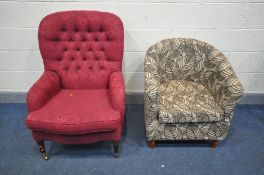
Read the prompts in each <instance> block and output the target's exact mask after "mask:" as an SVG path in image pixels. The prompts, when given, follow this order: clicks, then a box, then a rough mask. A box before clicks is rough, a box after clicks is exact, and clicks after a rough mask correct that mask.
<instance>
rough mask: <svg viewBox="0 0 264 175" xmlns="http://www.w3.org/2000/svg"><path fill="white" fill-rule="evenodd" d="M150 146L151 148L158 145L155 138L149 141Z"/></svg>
mask: <svg viewBox="0 0 264 175" xmlns="http://www.w3.org/2000/svg"><path fill="white" fill-rule="evenodd" d="M148 147H150V148H155V147H156V142H155V140H151V141H148Z"/></svg>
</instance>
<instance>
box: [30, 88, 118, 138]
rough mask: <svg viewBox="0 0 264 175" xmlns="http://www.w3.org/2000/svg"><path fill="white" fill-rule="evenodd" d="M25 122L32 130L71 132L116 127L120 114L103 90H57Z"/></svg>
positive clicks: (85, 131) (59, 132)
mask: <svg viewBox="0 0 264 175" xmlns="http://www.w3.org/2000/svg"><path fill="white" fill-rule="evenodd" d="M26 122H27V126H28V127H29V128H30V129H32V130H36V131H45V132H51V133H58V134H69V135H73V134H84V133H92V132H102V131H114V130H117V129H118V128H119V127H120V125H121V117H120V112H119V111H117V110H114V109H113V107H112V105H111V104H110V101H109V98H108V91H107V90H104V89H102V90H61V91H60V92H58V93H57V94H56V95H55V96H54V97H53V98H52V99H51V100H50V101H49V102H48V103H47V104H46V105H45V106H43V107H42V108H41V109H39V110H37V111H34V112H32V113H30V114H29V116H28V117H27V120H26Z"/></svg>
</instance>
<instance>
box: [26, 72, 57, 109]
mask: <svg viewBox="0 0 264 175" xmlns="http://www.w3.org/2000/svg"><path fill="white" fill-rule="evenodd" d="M60 89H61V83H60V78H59V76H58V74H56V73H55V72H51V71H45V72H44V73H43V74H42V76H41V77H40V78H39V79H38V80H37V82H36V83H35V84H34V85H33V86H32V87H31V88H30V90H29V92H28V94H27V108H28V111H29V112H33V111H36V110H38V109H40V108H41V107H42V106H44V105H45V103H46V102H48V101H49V100H50V99H51V98H52V97H53V96H54V95H55V94H56V93H57V92H58V91H59V90H60Z"/></svg>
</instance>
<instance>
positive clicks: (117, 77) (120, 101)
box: [109, 72, 125, 117]
mask: <svg viewBox="0 0 264 175" xmlns="http://www.w3.org/2000/svg"><path fill="white" fill-rule="evenodd" d="M109 99H110V102H111V104H112V106H113V108H114V109H115V110H118V111H120V114H121V116H122V117H123V116H124V113H125V84H124V78H123V75H122V72H114V73H112V74H111V76H110V80H109Z"/></svg>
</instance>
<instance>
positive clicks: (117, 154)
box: [113, 141, 119, 158]
mask: <svg viewBox="0 0 264 175" xmlns="http://www.w3.org/2000/svg"><path fill="white" fill-rule="evenodd" d="M113 148H114V156H115V158H118V157H119V142H116V141H115V142H113Z"/></svg>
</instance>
